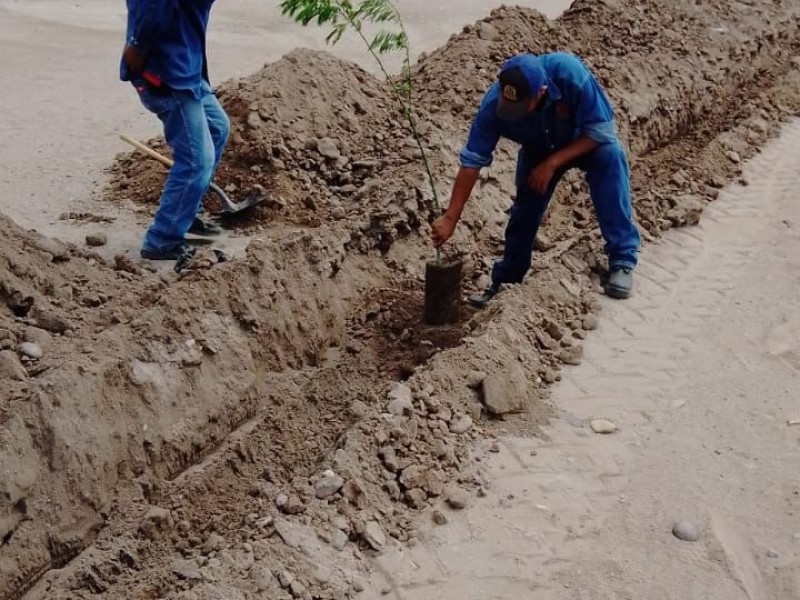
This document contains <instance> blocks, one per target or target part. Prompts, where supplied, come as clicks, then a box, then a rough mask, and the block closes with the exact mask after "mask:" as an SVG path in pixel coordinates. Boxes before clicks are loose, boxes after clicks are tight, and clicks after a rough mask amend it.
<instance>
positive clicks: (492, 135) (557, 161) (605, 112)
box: [431, 52, 640, 308]
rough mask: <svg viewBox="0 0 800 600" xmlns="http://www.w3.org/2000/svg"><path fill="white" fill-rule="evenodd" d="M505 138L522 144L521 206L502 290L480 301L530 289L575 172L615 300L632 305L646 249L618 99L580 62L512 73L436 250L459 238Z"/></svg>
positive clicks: (497, 88)
mask: <svg viewBox="0 0 800 600" xmlns="http://www.w3.org/2000/svg"><path fill="white" fill-rule="evenodd" d="M501 137H504V138H507V139H510V140H512V141H514V142H517V143H518V144H519V145H520V150H519V156H518V159H517V173H516V187H517V197H516V200H515V202H514V204H513V206H512V207H511V211H510V217H509V221H508V225H507V227H506V233H505V249H504V253H503V258H502V260H500V261H498V262H496V263H495V265H494V268H493V269H492V283H491V285H490V286H489V287H488V288H487V289H486V290H485V291H484V292H483V293H482V294H480V295H478V296H473V297H472V298H470V302H471V303H472V304H473V305H474V306H477V307H479V308H480V307H483V306H485V305H486V303H487V302H489V301H490V300H491V299H492V297H493V296H494V295H495V294H497V292H498V291H499V290H500V286H501V285H502V284H504V283H521V282H522V280H523V278H524V277H525V274H526V273H527V272H528V270H529V269H530V266H531V256H532V253H533V242H534V239H535V238H536V232H537V230H538V229H539V225H540V224H541V222H542V218H543V217H544V214H545V211H546V209H547V205H548V202H549V201H550V197H551V196H552V195H553V191H554V189H555V187H556V185H557V184H558V181H559V180H560V178H561V176H562V175H563V174H564V173H565V172H566V171H567V170H569V169H571V168H573V167H577V168H579V169H581V170H583V171H584V172H585V173H586V180H587V182H588V184H589V190H590V192H591V196H592V202H593V203H594V208H595V212H596V214H597V220H598V222H599V224H600V232H601V233H602V235H603V239H604V240H605V252H606V254H607V255H608V263H609V271H610V273H609V278H608V281H607V283H606V286H605V291H606V294H608V295H609V296H611V297H613V298H628V297H629V296H630V294H631V290H632V288H633V274H632V272H633V269H634V267H635V266H636V262H637V254H638V251H639V243H640V240H639V232H638V230H637V228H636V225H635V224H634V222H633V217H632V214H631V193H630V172H629V169H628V162H627V159H626V157H625V152H624V150H623V148H622V146H621V145H620V142H619V140H618V138H617V134H616V130H615V126H614V115H613V112H612V109H611V105H610V103H609V101H608V98H607V97H606V95H605V93H604V91H603V89H602V88H601V87H600V85H599V84H598V82H597V81H596V80H595V78H594V77H593V76H592V74H591V73H590V72H589V70H588V69H587V68H586V66H585V65H584V64H583V63H582V62H581V60H580V59H578V58H577V57H576V56H574V55H572V54H568V53H562V52H556V53H552V54H543V55H538V56H536V55H532V54H520V55H517V56H514V57H513V58H511V59H509V60H508V61H506V63H505V64H504V65H503V67H502V68H501V71H500V74H499V76H498V80H497V81H496V82H495V83H493V84H492V86H491V87H490V88H489V90H488V91H487V92H486V94H485V95H484V97H483V100H482V102H481V104H480V108H479V109H478V113H477V115H476V116H475V119H474V120H473V123H472V126H471V128H470V133H469V139H468V140H467V143H466V145H465V146H464V148H463V149H462V150H461V154H460V164H461V168H460V169H459V171H458V175H457V176H456V180H455V183H454V185H453V191H452V194H451V197H450V204H449V206H448V208H447V210H446V211H445V214H444V215H442V216H441V217H440V218H438V219H437V220H436V221H434V223H433V226H432V233H431V237H432V240H433V243H434V245H435V246H436V247H439V246H441V245H442V244H444V243H445V242H446V241H447V240H448V239H449V238H450V237H451V236H452V235H453V231H454V230H455V228H456V224H457V223H458V221H459V219H460V218H461V212H462V211H463V209H464V205H465V204H466V202H467V200H468V198H469V196H470V194H471V193H472V189H473V187H474V185H475V182H476V181H477V179H478V174H479V172H480V170H481V168H483V167H488V166H489V165H490V164H491V163H492V155H493V153H494V150H495V148H496V146H497V143H498V141H499V140H500V138H501Z"/></svg>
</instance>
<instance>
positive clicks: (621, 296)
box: [605, 285, 631, 300]
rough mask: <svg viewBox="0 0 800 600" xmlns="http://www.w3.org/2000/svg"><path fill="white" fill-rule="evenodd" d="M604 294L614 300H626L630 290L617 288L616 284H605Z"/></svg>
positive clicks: (629, 295)
mask: <svg viewBox="0 0 800 600" xmlns="http://www.w3.org/2000/svg"><path fill="white" fill-rule="evenodd" d="M605 292H606V296H609V297H611V298H614V299H616V300H627V299H628V298H630V297H631V290H626V289H624V288H619V287H616V286H611V285H607V286H606V287H605Z"/></svg>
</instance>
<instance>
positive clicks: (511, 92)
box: [503, 85, 519, 102]
mask: <svg viewBox="0 0 800 600" xmlns="http://www.w3.org/2000/svg"><path fill="white" fill-rule="evenodd" d="M503 98H505V99H506V100H508V101H509V102H516V101H517V100H519V97H518V95H517V88H515V87H514V86H513V85H505V86H503Z"/></svg>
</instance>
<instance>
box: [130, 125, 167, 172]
mask: <svg viewBox="0 0 800 600" xmlns="http://www.w3.org/2000/svg"><path fill="white" fill-rule="evenodd" d="M119 137H120V139H121V140H122V141H124V142H128V143H129V144H130V145H131V146H133V147H134V148H136V149H137V150H139V151H141V152H144V153H145V154H147V156H149V157H150V158H155V159H156V160H157V161H158V162H160V163H161V164H162V165H165V166H167V167H171V166H172V161H171V160H170V159H168V158H167V157H166V156H162V155H161V154H159V153H158V152H156V151H155V150H153V149H152V148H148V147H147V146H145V145H144V144H142V143H141V142H137V141H136V140H135V139H133V138H132V137H131V136H129V135H127V134H124V133H120V134H119Z"/></svg>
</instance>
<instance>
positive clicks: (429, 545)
mask: <svg viewBox="0 0 800 600" xmlns="http://www.w3.org/2000/svg"><path fill="white" fill-rule="evenodd" d="M799 177H800V122H794V123H793V124H791V125H790V126H788V127H787V129H786V131H785V133H784V134H783V137H782V138H781V139H779V140H777V141H774V142H772V143H770V144H769V145H768V146H767V147H766V148H765V150H764V152H763V154H761V155H760V156H758V157H757V158H756V159H755V160H753V161H752V163H751V164H749V165H748V166H747V168H746V169H745V178H746V179H747V180H748V182H749V185H748V186H741V185H735V186H732V187H730V188H728V189H726V190H725V191H724V192H723V194H722V195H721V196H720V199H719V201H718V202H716V203H714V204H712V205H710V206H709V207H708V208H707V209H706V212H705V213H704V215H703V220H702V222H701V225H700V226H699V227H696V228H692V229H684V230H678V231H673V232H669V233H668V234H667V236H666V238H665V240H664V241H663V242H662V243H659V244H658V245H653V246H650V247H648V248H647V249H646V251H645V252H644V253H643V256H642V265H641V268H640V269H639V277H638V281H637V283H638V293H637V294H636V296H635V297H634V298H632V299H631V300H630V301H629V302H625V303H619V302H614V301H611V300H605V301H604V303H603V318H602V319H601V325H600V328H599V331H598V332H597V333H596V334H595V335H593V336H590V337H589V338H588V340H587V344H586V347H585V361H584V363H583V364H582V365H581V366H580V367H577V368H575V369H573V370H572V371H571V372H569V373H568V374H567V377H566V378H565V379H564V381H563V382H562V383H561V384H559V385H558V386H557V387H556V388H555V390H554V397H553V400H554V402H555V404H556V405H557V406H558V407H560V408H561V409H562V410H563V411H564V414H563V417H562V419H561V421H560V422H558V423H557V424H556V425H555V426H554V427H552V428H551V429H549V430H548V434H549V436H550V439H549V440H547V441H543V440H534V439H530V438H526V439H521V438H515V437H507V438H505V439H501V441H500V448H499V452H498V453H496V454H495V453H489V454H488V455H487V456H488V457H490V458H489V459H488V462H489V464H488V467H487V472H488V473H487V478H488V479H489V480H490V481H494V482H495V483H494V488H493V490H492V491H491V492H490V493H489V494H488V495H487V497H486V498H484V499H482V500H477V503H476V504H475V506H474V507H473V508H472V509H471V510H468V511H467V512H466V513H464V514H463V515H457V516H455V517H454V518H453V517H452V515H453V513H451V518H453V521H454V522H451V524H450V525H449V526H448V527H445V528H441V529H438V530H436V531H437V532H441V533H437V534H435V535H434V536H433V537H432V538H431V539H429V540H427V541H426V542H425V543H423V544H421V545H420V546H418V547H417V548H415V549H413V550H405V551H402V550H399V551H396V552H394V553H392V554H387V555H385V556H383V557H381V558H380V559H379V564H378V566H379V568H380V570H381V571H382V572H383V577H382V578H381V580H379V581H377V582H376V583H375V585H374V587H373V588H372V590H371V593H370V594H368V597H369V598H375V597H380V592H381V591H384V589H385V588H387V585H390V586H391V587H392V590H393V593H392V594H391V595H389V597H390V598H397V599H405V600H451V599H452V600H490V599H497V600H510V599H512V598H513V599H516V598H525V599H530V600H561V599H564V600H590V599H591V600H595V599H603V600H612V599H613V600H623V599H624V600H628V599H630V600H634V599H637V600H638V599H642V598H647V599H648V600H667V599H670V600H673V599H674V600H678V599H693V600H796V599H798V598H800V520H799V519H798V517H797V515H798V510H800V475H798V471H797V459H798V450H799V448H798V443H799V442H800V425H790V424H789V423H788V422H789V421H794V420H797V419H800V403H798V400H797V390H798V389H800V387H799V386H800V346H799V345H798V339H800V316H799V315H798V312H797V289H798V285H800V275H799V274H798V273H800V259H799V258H798V256H800V205H798V203H797V202H796V199H797V195H796V190H797V185H798V178H799ZM597 418H605V419H610V420H612V421H613V422H614V423H615V424H616V425H617V427H618V431H617V432H616V433H614V434H613V435H610V436H604V435H597V434H594V433H592V431H591V429H590V428H589V422H590V421H591V420H592V419H597ZM487 445H488V443H487ZM679 519H685V520H689V521H690V522H692V523H693V524H695V525H696V527H697V530H698V532H699V538H700V539H699V541H697V542H695V543H689V542H683V541H679V540H678V539H676V538H675V537H673V535H672V533H671V528H672V526H673V521H674V520H679Z"/></svg>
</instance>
